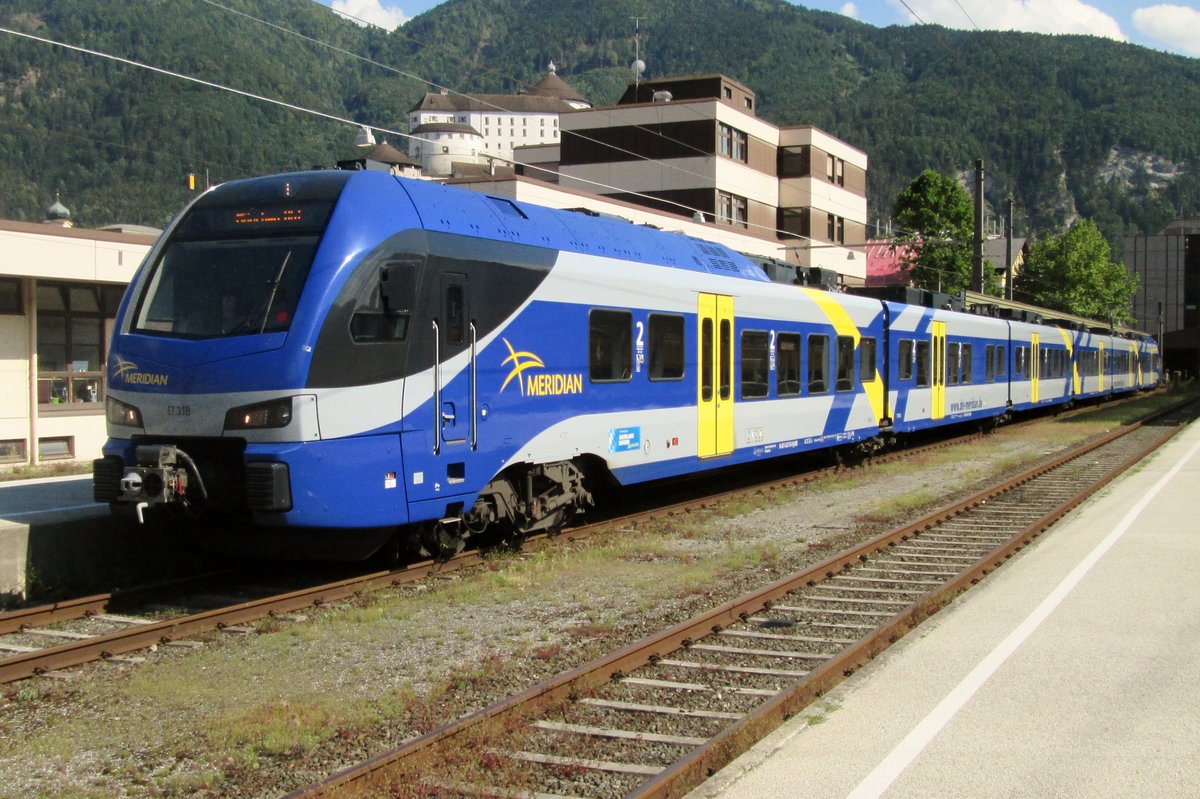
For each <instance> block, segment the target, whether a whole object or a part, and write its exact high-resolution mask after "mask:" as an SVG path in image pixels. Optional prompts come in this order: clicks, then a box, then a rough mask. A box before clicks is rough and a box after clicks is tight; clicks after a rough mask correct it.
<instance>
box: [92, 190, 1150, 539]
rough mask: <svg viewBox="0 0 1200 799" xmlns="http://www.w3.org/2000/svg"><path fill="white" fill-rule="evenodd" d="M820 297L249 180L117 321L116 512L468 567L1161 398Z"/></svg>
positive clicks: (107, 492) (764, 269) (640, 240)
mask: <svg viewBox="0 0 1200 799" xmlns="http://www.w3.org/2000/svg"><path fill="white" fill-rule="evenodd" d="M806 282H807V281H806V279H805V270H803V269H798V268H796V267H794V266H789V265H786V264H783V263H780V262H777V261H768V260H764V259H761V258H754V257H751V256H747V255H745V254H742V253H739V252H736V251H733V250H731V249H729V248H727V247H725V246H722V245H720V244H716V243H712V242H709V241H704V240H700V239H697V238H693V237H689V236H687V235H684V234H682V233H678V232H669V231H664V230H660V229H657V228H654V227H652V226H646V225H638V224H634V223H631V222H629V221H625V220H621V219H615V218H610V217H606V216H603V215H598V214H595V213H591V212H587V211H583V210H553V209H549V208H544V207H540V206H536V205H530V204H526V203H521V202H516V201H514V200H511V199H508V198H505V197H499V196H492V195H489V194H484V193H477V192H472V191H468V190H466V189H462V188H455V187H448V186H445V185H441V184H436V183H432V182H427V181H420V180H411V179H406V178H402V177H396V176H392V175H388V174H386V173H380V172H368V171H339V170H315V171H309V172H298V173H290V174H282V175H272V176H266V177H258V178H252V179H248V180H239V181H233V182H230V183H226V184H223V185H220V186H217V187H214V188H211V189H209V190H208V191H206V192H205V193H203V194H202V195H200V196H199V197H197V198H196V199H195V200H194V201H193V202H192V203H191V204H190V205H189V206H188V207H187V208H186V209H184V211H182V212H181V213H180V214H179V215H178V216H177V218H176V219H175V220H174V221H173V222H172V223H171V224H170V225H169V226H168V228H167V230H166V231H164V234H163V235H162V236H161V237H160V239H159V240H158V242H157V243H156V244H155V246H154V247H153V249H152V250H151V251H150V252H149V253H148V255H147V257H146V259H145V261H144V263H143V264H142V265H141V266H140V267H139V270H138V271H137V273H136V275H135V277H134V279H133V280H132V282H131V283H130V285H129V287H128V290H127V291H126V294H125V296H124V299H123V301H122V303H121V305H120V308H119V311H118V314H117V317H116V320H115V323H114V330H113V334H112V341H111V346H110V351H109V354H108V361H107V370H108V371H107V375H108V391H107V396H106V403H107V405H106V416H107V435H108V438H107V441H106V443H105V445H104V448H103V452H102V457H100V458H99V459H97V460H96V461H95V462H94V476H93V489H94V496H95V499H96V500H97V501H99V502H105V503H109V504H110V505H112V506H113V507H114V509H118V510H119V509H126V510H129V511H133V512H136V514H137V517H138V518H139V519H142V520H145V518H147V516H149V515H153V514H164V513H165V512H166V511H175V512H178V513H180V514H182V515H185V516H193V517H195V516H199V517H205V518H207V517H211V516H212V515H214V514H215V515H217V516H224V517H227V518H229V519H233V520H239V521H245V522H248V523H250V524H252V525H253V526H254V527H255V528H257V529H260V530H282V531H288V532H292V533H300V532H306V533H308V534H311V535H314V536H316V538H317V539H318V540H320V541H323V542H325V543H326V544H327V545H328V549H329V551H331V552H333V551H338V550H339V549H343V548H344V549H345V551H350V550H351V549H353V550H354V551H356V552H360V553H361V554H366V553H369V552H370V551H373V550H374V549H378V548H379V547H381V546H382V545H383V544H384V543H386V542H387V541H388V540H392V541H395V540H404V541H408V542H412V543H413V544H414V545H415V546H416V547H417V548H419V549H420V550H421V551H423V552H426V553H429V552H438V553H445V552H447V551H454V550H457V549H458V548H461V546H462V545H463V542H465V541H466V540H468V539H469V538H471V537H472V536H477V535H479V534H481V533H483V532H485V531H489V530H490V531H494V532H499V533H500V534H501V535H506V536H523V535H527V534H529V533H531V532H534V531H542V530H551V531H552V530H554V529H557V528H559V527H561V526H562V525H563V524H564V523H566V522H567V521H569V520H571V519H573V518H574V517H575V516H577V515H578V514H580V513H581V512H583V511H585V510H586V509H588V508H590V507H591V506H593V505H594V504H595V502H596V499H597V497H598V496H600V495H601V494H604V493H605V492H606V491H607V490H608V489H609V488H611V487H612V486H630V485H635V484H642V483H648V482H650V481H657V480H664V479H668V478H674V477H679V476H684V475H694V474H698V473H703V472H706V471H709V470H718V469H724V468H727V467H731V466H738V465H743V464H749V463H753V462H757V461H762V460H765V459H770V458H778V457H783V456H789V455H795V454H798V453H803V452H811V451H814V450H820V449H837V450H838V451H845V450H860V451H865V452H870V451H873V450H875V449H878V448H880V447H884V446H887V445H889V444H891V443H894V441H895V440H896V439H897V438H898V437H900V436H904V435H907V434H912V433H915V432H917V431H923V430H928V429H930V428H935V427H938V426H942V425H949V424H962V423H966V422H978V423H980V424H996V423H999V422H1001V421H1004V420H1005V419H1007V418H1009V417H1010V416H1011V415H1012V414H1014V413H1021V412H1025V411H1031V410H1035V409H1039V408H1047V407H1054V406H1063V405H1066V404H1069V403H1071V402H1073V401H1076V400H1079V399H1084V398H1095V397H1106V396H1111V395H1116V394H1120V393H1124V392H1133V391H1138V390H1142V389H1146V388H1148V387H1151V386H1154V385H1156V384H1157V383H1158V380H1159V375H1160V371H1161V365H1160V358H1159V352H1158V345H1157V343H1156V342H1155V341H1154V339H1153V338H1152V337H1149V336H1144V335H1114V334H1112V333H1109V332H1103V331H1096V330H1094V329H1085V328H1083V327H1081V326H1056V325H1052V324H1047V323H1045V322H1039V320H1037V319H1036V318H1028V317H1026V316H1016V315H1014V316H1012V317H1010V318H1005V317H1004V316H1002V315H1000V314H992V315H981V314H978V313H964V312H961V311H958V310H954V309H952V308H945V307H941V305H939V304H938V303H936V302H930V303H927V304H920V303H916V302H909V301H904V300H907V299H911V298H910V297H903V296H902V297H900V298H899V299H896V298H888V297H882V296H866V295H858V294H853V293H847V292H839V291H828V290H824V289H822V288H821V287H818V286H813V285H805V283H806ZM283 540H284V541H287V540H288V538H287V536H286V535H285V536H284V537H283ZM352 542H353V543H352ZM285 546H286V545H285Z"/></svg>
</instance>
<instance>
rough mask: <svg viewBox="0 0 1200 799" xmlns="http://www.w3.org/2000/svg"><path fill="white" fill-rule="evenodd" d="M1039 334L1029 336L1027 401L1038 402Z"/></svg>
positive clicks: (1039, 376)
mask: <svg viewBox="0 0 1200 799" xmlns="http://www.w3.org/2000/svg"><path fill="white" fill-rule="evenodd" d="M1040 341H1041V334H1040V333H1032V334H1030V342H1029V392H1030V393H1029V401H1030V402H1037V401H1038V382H1039V381H1040V379H1041V375H1042V358H1041V354H1042V353H1041V349H1042V348H1041V344H1040Z"/></svg>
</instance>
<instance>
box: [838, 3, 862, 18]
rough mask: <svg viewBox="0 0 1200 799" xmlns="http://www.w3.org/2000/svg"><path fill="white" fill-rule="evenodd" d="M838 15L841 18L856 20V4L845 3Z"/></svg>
mask: <svg viewBox="0 0 1200 799" xmlns="http://www.w3.org/2000/svg"><path fill="white" fill-rule="evenodd" d="M838 13H839V14H841V15H842V16H843V17H850V18H851V19H858V4H857V3H846V4H845V5H843V6H842V9H841V11H839V12H838Z"/></svg>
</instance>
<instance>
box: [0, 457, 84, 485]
mask: <svg viewBox="0 0 1200 799" xmlns="http://www.w3.org/2000/svg"><path fill="white" fill-rule="evenodd" d="M91 473H92V462H91V461H58V462H55V463H43V464H39V465H37V466H30V465H29V464H23V465H20V466H3V467H0V482H4V481H6V480H32V479H34V478H36V477H69V476H75V475H83V474H91Z"/></svg>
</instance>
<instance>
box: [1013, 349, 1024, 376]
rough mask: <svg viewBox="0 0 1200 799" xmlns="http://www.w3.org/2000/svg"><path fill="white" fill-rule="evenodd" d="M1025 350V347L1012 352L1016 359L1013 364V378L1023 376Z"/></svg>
mask: <svg viewBox="0 0 1200 799" xmlns="http://www.w3.org/2000/svg"><path fill="white" fill-rule="evenodd" d="M1026 349H1027V348H1026V347H1017V349H1016V350H1015V351H1014V357H1015V358H1016V362H1015V363H1014V364H1013V376H1014V377H1024V376H1025V351H1026Z"/></svg>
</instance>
